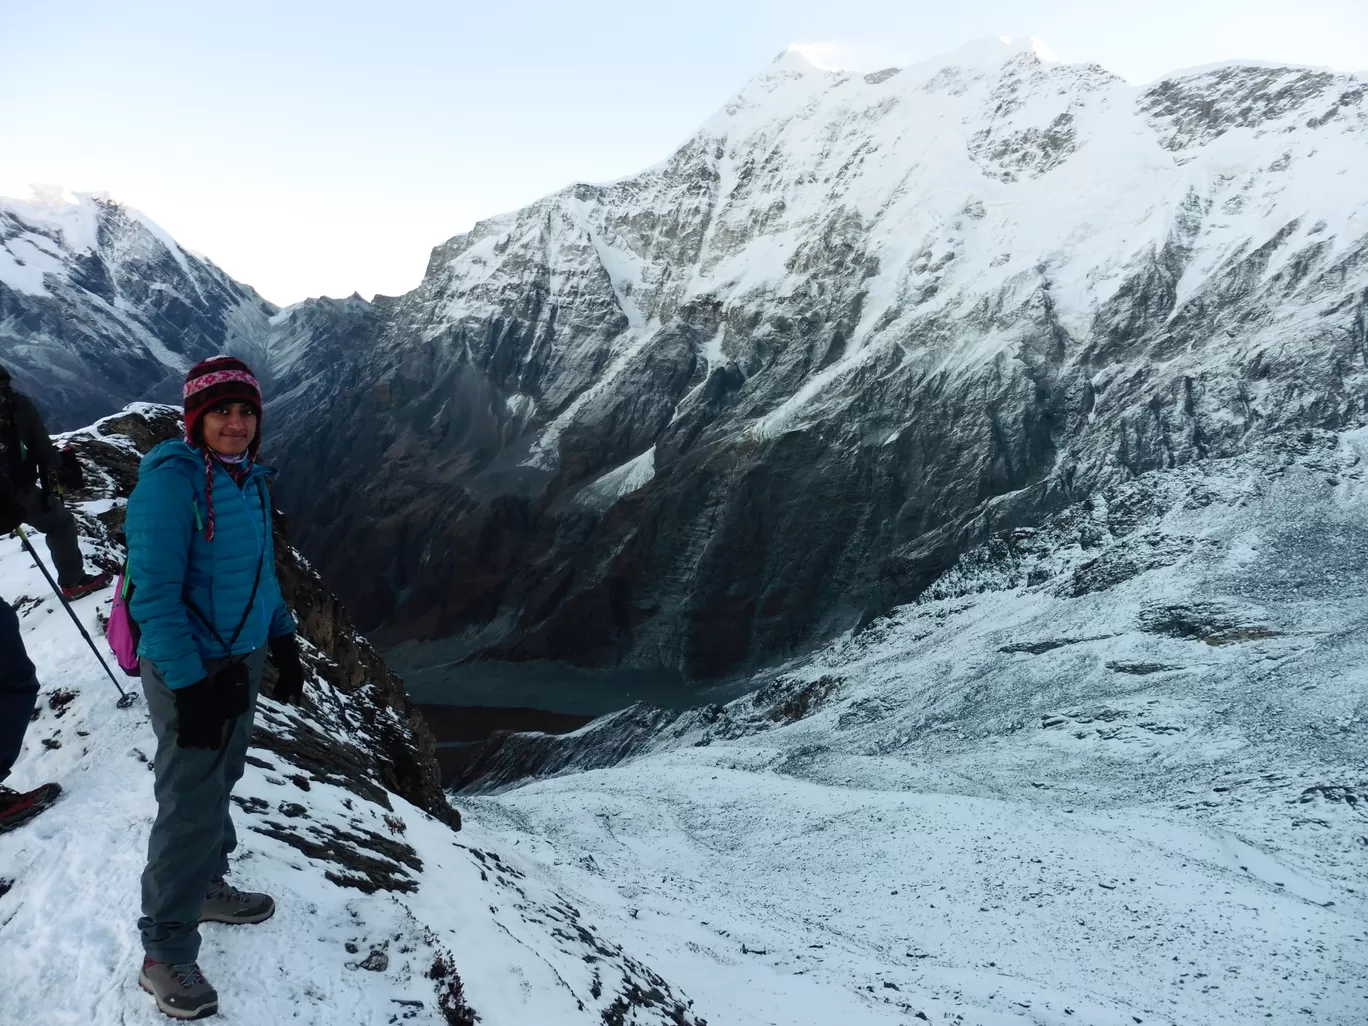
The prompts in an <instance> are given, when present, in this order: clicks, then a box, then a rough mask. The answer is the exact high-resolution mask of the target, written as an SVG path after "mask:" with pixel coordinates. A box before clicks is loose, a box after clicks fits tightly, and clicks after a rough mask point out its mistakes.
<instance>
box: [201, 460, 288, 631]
mask: <svg viewBox="0 0 1368 1026" xmlns="http://www.w3.org/2000/svg"><path fill="white" fill-rule="evenodd" d="M257 498H259V499H260V500H261V518H262V520H263V521H265V524H266V530H267V531H270V529H271V515H270V513H269V512H268V511H267V509H266V490H265V488H262V487H258V488H257ZM267 547H268V546H267V545H266V543H265V542H264V541H263V542H262V545H261V556H260V557H259V558H258V559H257V568H256V577H255V578H254V579H253V581H252V593H251V594H250V595H248V596H247V608H246V609H244V610H243V611H242V619H240V620H239V621H238V625H237V629H236V630H234V631H233V637H232V639H231V640H229V641H224V640H223V635H222V634H220V633H219V632H218V631H217V630H216V629H215V628H214V625H213V624H212V623H210V622H209V618H208V617H207V616H205V615H204V613H203V612H201V610H200V608H199V606H197V605H195V603H194V602H192V601H191V599H190V596H189V595H183V596H182V598H183V599H184V600H185V605H186V608H188V609H189V610H190V612H192V613H194V614H195V616H196V617H198V618H199V621H200V623H202V624H204V626H205V627H207V628H208V629H209V633H210V634H212V635H213V636H214V640H215V641H217V642H218V643H219V644H220V645H222V646H223V654H224V655H225V656H227V657H229V658H232V655H233V646H234V645H236V644H237V640H238V638H239V637H241V636H242V629H243V628H244V627H246V626H247V620H248V618H249V617H251V615H252V606H254V605H255V604H256V597H257V589H258V588H260V587H261V567H262V564H264V563H265V562H266V549H267Z"/></svg>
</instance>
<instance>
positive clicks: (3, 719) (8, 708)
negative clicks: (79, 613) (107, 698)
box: [0, 602, 38, 780]
mask: <svg viewBox="0 0 1368 1026" xmlns="http://www.w3.org/2000/svg"><path fill="white" fill-rule="evenodd" d="M37 704H38V678H37V676H36V675H35V674H34V672H33V663H31V662H30V661H29V657H28V653H27V652H25V651H24V639H23V638H22V637H21V636H20V634H19V617H18V616H17V615H16V614H15V612H14V610H13V609H11V608H10V607H9V605H8V604H7V603H5V602H0V780H4V779H5V778H6V777H7V776H9V773H10V769H11V767H13V766H14V763H15V760H16V759H18V758H19V750H20V749H21V748H23V747H24V731H26V730H28V725H29V721H30V720H31V719H32V718H33V708H34V706H36V705H37Z"/></svg>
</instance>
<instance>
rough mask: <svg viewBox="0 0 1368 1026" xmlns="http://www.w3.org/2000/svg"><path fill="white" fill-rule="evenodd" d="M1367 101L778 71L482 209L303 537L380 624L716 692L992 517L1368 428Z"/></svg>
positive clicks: (395, 312)
mask: <svg viewBox="0 0 1368 1026" xmlns="http://www.w3.org/2000/svg"><path fill="white" fill-rule="evenodd" d="M1365 90H1368V86H1366V85H1365V82H1364V80H1363V79H1362V78H1361V77H1355V76H1347V75H1333V74H1330V73H1327V72H1323V71H1317V70H1314V69H1302V68H1296V67H1265V66H1246V65H1243V64H1239V63H1236V64H1231V65H1228V66H1220V67H1216V68H1214V69H1206V70H1201V71H1196V72H1191V73H1182V74H1176V75H1173V76H1170V77H1168V78H1166V79H1164V80H1163V81H1161V82H1159V83H1156V84H1154V85H1150V86H1146V87H1134V86H1131V85H1129V84H1127V83H1125V82H1123V81H1121V80H1120V79H1118V78H1116V77H1115V76H1113V75H1111V74H1109V73H1107V72H1106V71H1104V70H1103V69H1101V68H1099V67H1097V66H1093V65H1059V64H1052V63H1049V62H1047V61H1044V60H1042V59H1041V58H1039V57H1038V56H1037V55H1036V54H1035V53H1034V52H1032V51H1031V50H1030V48H1029V47H1015V46H1007V45H1003V44H999V43H996V42H993V43H985V44H981V45H976V46H972V47H969V48H966V49H965V50H962V51H957V52H954V53H951V54H948V55H946V56H945V57H943V58H940V59H938V60H935V61H931V62H928V63H926V64H923V65H918V66H914V67H909V68H902V69H888V70H887V71H884V72H879V73H877V74H870V75H857V74H851V73H845V72H826V71H819V70H817V69H815V68H813V67H811V66H809V65H807V64H806V63H805V62H804V61H803V60H802V58H801V57H800V56H798V55H797V54H796V53H788V54H785V55H783V56H782V57H781V58H780V59H779V60H777V61H776V62H775V64H774V65H773V66H772V67H771V68H769V69H768V70H766V71H765V72H763V73H762V74H760V75H759V76H758V77H757V78H755V79H754V80H753V81H752V82H750V83H749V84H748V85H747V86H746V87H745V88H744V89H743V90H742V91H741V92H740V93H738V94H737V95H736V97H734V98H733V99H732V100H731V101H730V102H729V103H728V104H727V105H726V107H725V108H724V109H723V110H722V111H720V112H719V113H718V114H717V115H716V117H714V118H713V119H711V120H710V121H709V122H707V123H706V124H705V125H704V126H703V127H702V128H701V129H700V130H699V131H698V133H697V134H696V135H695V136H694V137H693V138H691V139H690V140H689V141H688V142H686V143H685V144H684V145H683V146H682V147H681V148H680V149H679V150H678V151H677V152H675V153H674V154H673V155H671V156H670V157H669V158H668V159H667V160H665V161H664V162H662V163H661V164H659V165H657V166H656V167H653V168H651V169H649V170H648V171H646V172H643V173H642V174H640V175H637V176H635V177H632V178H629V179H625V180H623V181H620V182H616V183H611V184H608V185H576V186H573V187H570V188H568V189H566V190H564V191H562V192H560V193H557V194H555V195H553V196H549V197H547V198H546V199H544V200H541V201H539V202H538V203H535V204H533V205H531V206H529V207H527V208H525V209H523V210H520V211H517V212H515V213H512V214H508V215H505V216H502V217H499V218H495V219H492V220H490V221H487V222H483V223H481V224H479V225H477V226H476V227H475V229H473V230H472V231H471V232H469V233H467V234H465V235H461V236H457V237H456V238H454V239H452V240H450V241H449V242H447V243H445V244H443V245H442V246H439V247H437V249H435V250H434V251H433V255H432V259H431V263H430V265H429V269H428V273H427V276H426V278H425V280H424V281H423V283H422V285H421V286H420V288H419V289H418V290H416V291H415V292H413V293H411V294H409V295H407V296H405V297H402V298H400V299H397V300H392V301H384V302H382V303H379V304H377V305H376V307H375V308H373V309H372V310H371V311H370V312H369V314H368V317H370V318H371V319H372V323H373V328H372V329H371V331H372V337H371V338H370V339H369V340H368V341H367V342H366V344H364V345H360V346H358V347H357V348H356V349H355V350H354V351H353V352H351V353H350V354H348V355H347V356H346V357H345V358H341V359H338V360H336V361H334V362H335V366H336V370H335V372H334V373H333V374H332V376H331V378H330V379H329V380H328V381H327V382H325V383H323V384H322V385H320V386H319V388H318V391H317V392H316V393H315V394H316V395H320V396H322V395H326V396H327V401H326V402H325V403H322V404H321V405H317V406H314V407H313V408H312V412H311V417H310V419H309V420H308V422H307V423H301V424H299V426H298V428H297V430H293V431H292V432H291V434H290V437H289V444H288V448H286V449H284V450H282V451H281V452H280V461H281V462H282V464H283V465H284V466H285V467H286V468H287V470H288V473H287V474H286V475H285V477H284V479H283V481H284V483H283V488H284V491H285V494H286V496H287V498H288V500H289V502H290V504H291V506H292V507H293V508H294V509H297V510H298V512H299V516H298V523H299V530H298V535H299V539H300V542H301V544H302V546H303V548H304V550H305V551H307V552H311V553H313V554H315V556H316V558H317V559H318V560H319V562H320V566H321V567H323V569H324V570H325V572H328V573H330V574H331V575H332V576H334V577H337V578H338V579H339V580H341V579H342V578H343V577H345V579H346V582H347V583H346V584H345V585H343V588H344V597H345V598H346V599H347V600H348V602H349V603H350V604H351V605H353V607H354V608H355V609H356V610H357V615H358V618H359V620H360V621H361V622H362V624H363V625H365V626H366V627H367V628H378V634H377V636H379V637H382V638H384V639H385V640H387V641H391V640H398V639H404V638H437V637H453V636H454V637H458V638H463V639H464V641H465V643H466V645H467V647H468V649H469V650H470V651H472V652H477V653H482V654H483V655H485V656H489V657H495V658H505V659H515V660H528V659H539V658H559V659H564V660H568V661H571V662H575V663H579V664H582V665H615V664H620V665H640V666H665V667H669V668H672V669H676V670H679V671H682V672H683V673H685V674H686V675H688V676H691V677H709V676H714V675H720V674H726V673H729V672H732V671H736V670H739V669H744V668H746V667H749V666H754V665H757V664H763V663H765V662H769V661H773V660H775V659H779V658H783V657H785V656H787V655H790V654H793V653H796V652H801V651H803V650H805V649H807V648H809V647H810V646H812V645H814V644H816V643H818V642H819V641H820V640H821V639H822V638H824V637H827V636H830V635H831V634H833V633H834V632H838V631H840V630H842V629H844V628H847V627H850V626H853V625H857V624H860V623H862V622H868V621H869V620H870V619H871V618H873V617H874V616H876V615H877V614H879V613H880V612H882V611H885V610H887V609H889V608H891V607H892V606H894V605H895V604H897V603H900V602H905V601H907V600H909V599H912V598H914V597H916V596H917V595H919V594H920V593H921V592H922V591H923V590H924V589H925V588H926V587H927V586H928V585H930V584H931V583H932V582H933V581H935V580H936V579H937V578H938V577H939V576H940V575H941V574H942V573H943V572H944V571H945V570H946V569H947V568H948V567H950V566H951V565H952V564H954V562H955V560H956V559H957V557H958V556H959V555H960V554H961V553H962V552H964V551H966V550H967V549H968V548H970V547H972V546H973V545H976V544H978V543H980V542H982V541H983V540H984V539H985V538H986V537H988V534H985V532H991V531H994V530H1002V529H1008V528H1014V527H1030V526H1032V525H1035V524H1038V523H1039V522H1041V520H1042V518H1044V517H1046V516H1048V515H1050V514H1051V513H1052V512H1054V511H1057V510H1058V509H1060V508H1062V507H1063V506H1065V505H1067V504H1068V503H1070V502H1072V501H1075V500H1077V499H1079V498H1082V497H1085V496H1087V495H1089V494H1091V493H1093V492H1096V491H1098V490H1100V489H1103V488H1106V487H1109V486H1114V485H1117V484H1119V483H1122V482H1124V481H1127V480H1129V479H1132V478H1134V477H1135V476H1136V475H1139V474H1143V473H1145V472H1146V471H1149V470H1152V469H1156V468H1165V467H1172V466H1175V465H1181V464H1185V463H1188V462H1190V461H1192V460H1194V459H1197V458H1201V457H1212V456H1226V455H1232V454H1236V453H1239V452H1242V451H1245V450H1246V449H1247V448H1248V447H1249V446H1251V445H1252V444H1254V443H1255V442H1256V441H1258V440H1260V439H1264V438H1282V437H1290V435H1291V434H1292V433H1294V432H1297V431H1300V430H1303V429H1307V428H1341V427H1345V426H1349V425H1354V424H1358V423H1361V422H1362V421H1363V418H1364V398H1365V392H1364V386H1365V377H1364V368H1365V359H1366V357H1368V349H1366V348H1365V346H1366V345H1368V313H1366V312H1365V311H1366V310H1368V306H1366V304H1365V289H1366V288H1368V200H1365V197H1364V194H1363V193H1362V190H1360V189H1357V188H1356V187H1355V185H1354V184H1353V183H1354V181H1355V174H1356V171H1355V168H1356V167H1357V166H1359V165H1360V164H1361V163H1362V161H1363V159H1364V158H1365V157H1368V152H1366V150H1368V109H1366V108H1365V105H1364V97H1365ZM284 415H285V411H284V410H283V409H282V410H281V412H280V414H275V413H274V412H273V413H272V416H284ZM344 566H345V568H346V574H345V575H344V574H343V573H342V570H343V567H344Z"/></svg>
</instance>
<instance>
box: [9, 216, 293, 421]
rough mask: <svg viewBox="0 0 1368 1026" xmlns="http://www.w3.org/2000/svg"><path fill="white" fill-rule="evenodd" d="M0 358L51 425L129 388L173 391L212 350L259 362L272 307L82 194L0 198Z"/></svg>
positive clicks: (93, 413)
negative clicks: (69, 198)
mask: <svg viewBox="0 0 1368 1026" xmlns="http://www.w3.org/2000/svg"><path fill="white" fill-rule="evenodd" d="M6 262H8V264H9V268H8V271H7V273H6V272H0V362H3V363H4V364H5V366H6V367H8V368H9V370H10V372H11V373H12V374H13V376H14V380H15V386H16V387H17V388H18V389H19V390H20V391H23V392H27V393H28V394H30V395H32V396H33V397H34V399H35V400H36V401H37V402H38V404H39V406H40V407H41V408H42V411H43V413H44V416H45V417H46V418H47V423H48V427H49V428H50V429H51V430H68V429H72V428H76V427H78V426H80V425H82V424H89V423H91V422H92V421H94V420H95V419H96V418H98V417H103V416H105V415H107V414H110V413H113V412H114V411H115V410H118V409H120V408H122V407H123V406H124V405H125V404H126V403H128V402H130V401H132V400H135V399H148V400H154V401H166V402H176V401H178V400H179V397H180V385H181V382H182V380H183V378H184V374H185V371H186V369H187V368H189V367H190V365H191V364H193V363H195V362H196V361H198V360H202V359H204V358H205V357H206V356H212V355H214V354H216V353H222V352H231V353H233V354H234V355H239V356H243V357H245V358H247V359H248V360H249V361H252V362H260V361H261V359H262V358H263V356H264V353H265V350H264V345H265V342H266V336H267V333H268V330H269V318H270V316H271V314H273V313H275V310H276V308H275V307H274V306H273V305H271V304H270V303H268V302H266V301H265V300H264V299H262V298H261V297H260V296H259V295H257V294H256V292H254V291H253V290H252V289H250V288H248V287H247V286H244V285H240V284H238V283H237V282H235V281H234V280H233V279H232V278H230V277H228V275H226V274H224V273H223V272H222V271H221V270H219V269H218V268H217V267H215V266H214V265H213V264H211V263H209V262H208V261H207V260H204V259H202V258H199V257H196V256H193V255H192V254H189V253H187V252H185V251H184V250H182V249H181V248H180V247H179V246H178V245H176V243H175V242H174V241H173V240H172V239H171V238H170V237H169V236H167V235H166V234H165V233H164V232H162V231H161V229H159V228H157V227H156V226H155V225H153V224H152V223H151V222H149V221H147V220H146V219H145V218H143V217H142V216H141V215H139V214H137V213H136V212H134V211H132V210H130V209H129V208H127V207H125V206H122V205H121V204H118V203H115V202H113V201H111V200H107V199H104V198H100V197H94V196H81V197H78V198H77V199H76V201H75V202H74V203H68V202H62V201H60V200H57V199H48V200H45V201H37V202H32V203H25V202H18V201H9V200H6V201H4V202H3V203H0V264H5V263H6Z"/></svg>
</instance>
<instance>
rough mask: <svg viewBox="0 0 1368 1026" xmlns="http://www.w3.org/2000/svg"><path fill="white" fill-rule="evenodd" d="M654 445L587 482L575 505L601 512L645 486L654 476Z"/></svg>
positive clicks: (577, 496) (576, 497) (575, 500)
mask: <svg viewBox="0 0 1368 1026" xmlns="http://www.w3.org/2000/svg"><path fill="white" fill-rule="evenodd" d="M655 456H656V447H655V446H654V445H653V446H651V447H650V448H649V449H647V450H646V451H645V452H643V453H642V454H641V455H640V456H635V457H633V458H632V459H630V460H628V461H627V462H626V463H624V464H622V466H620V467H615V468H613V469H612V470H610V471H608V472H607V473H606V474H603V475H601V476H600V477H598V478H596V479H595V480H593V481H591V482H590V483H589V484H587V485H586V486H585V487H584V488H583V489H582V490H581V491H580V492H579V493H578V494H577V495H576V496H575V499H574V502H575V505H577V506H579V507H581V508H584V509H595V510H599V511H600V512H602V511H603V510H606V509H607V508H608V507H609V506H611V505H613V503H615V502H617V501H618V499H620V498H622V497H623V496H624V495H630V494H631V493H632V492H635V491H637V490H638V489H640V488H645V487H646V486H647V485H648V484H650V483H651V481H652V480H653V479H654V478H655Z"/></svg>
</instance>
